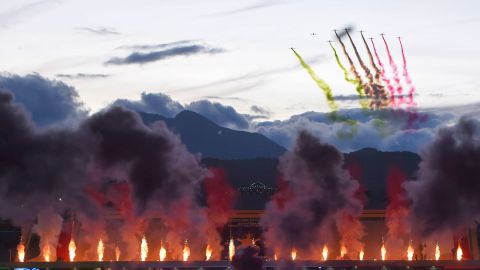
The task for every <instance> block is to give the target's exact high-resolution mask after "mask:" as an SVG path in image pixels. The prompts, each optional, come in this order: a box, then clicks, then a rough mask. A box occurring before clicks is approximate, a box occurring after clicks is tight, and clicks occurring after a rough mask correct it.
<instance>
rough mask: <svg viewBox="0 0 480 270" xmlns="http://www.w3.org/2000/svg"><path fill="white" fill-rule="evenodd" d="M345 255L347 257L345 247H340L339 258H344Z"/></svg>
mask: <svg viewBox="0 0 480 270" xmlns="http://www.w3.org/2000/svg"><path fill="white" fill-rule="evenodd" d="M345 255H347V247H345V246H344V245H342V247H341V248H340V257H342V258H343V257H345Z"/></svg>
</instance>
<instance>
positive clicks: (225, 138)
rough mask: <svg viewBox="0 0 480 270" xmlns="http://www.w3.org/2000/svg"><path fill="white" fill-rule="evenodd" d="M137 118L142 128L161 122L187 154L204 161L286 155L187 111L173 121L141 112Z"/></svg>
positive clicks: (280, 149) (262, 140)
mask: <svg viewBox="0 0 480 270" xmlns="http://www.w3.org/2000/svg"><path fill="white" fill-rule="evenodd" d="M139 114H140V116H141V117H142V119H143V121H144V122H145V124H151V123H153V122H155V121H158V120H163V121H165V123H166V124H167V126H168V127H169V128H170V129H172V130H173V131H174V132H175V133H177V134H178V135H180V137H181V139H182V142H183V143H184V144H185V145H186V146H187V148H188V150H189V151H190V152H192V153H202V157H205V158H218V159H225V160H231V159H253V158H276V157H279V156H280V155H282V154H283V153H284V152H285V151H286V150H285V148H283V147H282V146H280V145H278V144H277V143H275V142H273V141H271V140H269V139H268V138H267V137H265V136H263V135H261V134H258V133H251V132H245V131H237V130H232V129H228V128H224V127H221V126H219V125H217V124H215V123H213V122H212V121H210V120H208V119H207V118H205V117H203V116H201V115H199V114H197V113H194V112H191V111H182V112H180V113H179V114H178V115H177V116H175V117H174V118H165V117H163V116H161V115H157V114H149V113H143V112H139Z"/></svg>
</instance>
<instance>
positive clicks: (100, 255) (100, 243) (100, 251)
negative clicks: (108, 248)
mask: <svg viewBox="0 0 480 270" xmlns="http://www.w3.org/2000/svg"><path fill="white" fill-rule="evenodd" d="M104 252H105V246H104V245H103V241H102V238H100V240H99V241H98V246H97V255H98V261H99V262H101V261H103V253H104Z"/></svg>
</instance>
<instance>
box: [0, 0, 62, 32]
mask: <svg viewBox="0 0 480 270" xmlns="http://www.w3.org/2000/svg"><path fill="white" fill-rule="evenodd" d="M59 2H60V1H59V0H44V1H36V2H33V3H29V4H26V5H23V6H20V7H17V8H16V9H12V10H9V11H6V12H3V13H0V27H8V26H9V25H11V24H15V23H20V22H21V21H22V19H25V18H30V17H32V16H34V15H36V14H38V13H40V12H41V11H44V10H45V9H47V8H48V7H50V6H52V5H53V4H56V3H59Z"/></svg>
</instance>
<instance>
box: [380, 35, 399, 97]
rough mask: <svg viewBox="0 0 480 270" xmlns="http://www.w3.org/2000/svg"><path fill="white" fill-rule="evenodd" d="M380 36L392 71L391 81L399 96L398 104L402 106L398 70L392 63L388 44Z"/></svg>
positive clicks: (383, 37) (393, 62)
mask: <svg viewBox="0 0 480 270" xmlns="http://www.w3.org/2000/svg"><path fill="white" fill-rule="evenodd" d="M381 36H382V39H383V42H384V43H385V49H386V50H387V54H388V61H389V62H390V67H391V68H392V71H393V81H394V82H395V86H396V87H397V94H398V95H399V103H400V104H402V103H403V96H402V93H403V88H402V85H401V84H400V78H399V77H398V68H397V65H396V64H395V61H393V57H392V54H391V53H390V48H389V47H388V43H387V40H386V39H385V36H384V35H381ZM400 104H399V105H400Z"/></svg>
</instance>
